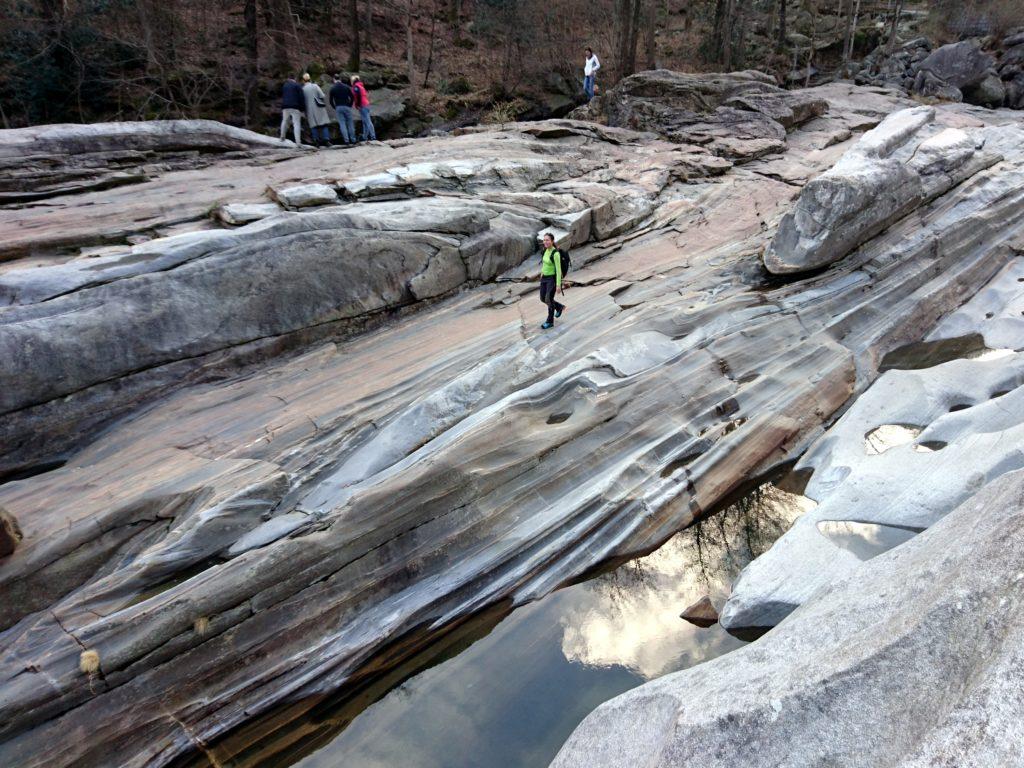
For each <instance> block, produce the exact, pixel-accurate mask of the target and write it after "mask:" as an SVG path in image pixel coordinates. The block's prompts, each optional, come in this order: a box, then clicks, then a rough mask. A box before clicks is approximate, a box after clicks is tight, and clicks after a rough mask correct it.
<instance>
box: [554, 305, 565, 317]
mask: <svg viewBox="0 0 1024 768" xmlns="http://www.w3.org/2000/svg"><path fill="white" fill-rule="evenodd" d="M564 311H565V307H562V308H561V309H556V310H555V317H561V316H562V313H563V312H564Z"/></svg>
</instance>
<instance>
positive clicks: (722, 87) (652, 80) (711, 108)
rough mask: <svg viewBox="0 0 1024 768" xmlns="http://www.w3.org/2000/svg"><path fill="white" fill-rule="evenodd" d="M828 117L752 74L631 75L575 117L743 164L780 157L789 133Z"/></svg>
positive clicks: (821, 105) (807, 99) (806, 96)
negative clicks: (775, 154)
mask: <svg viewBox="0 0 1024 768" xmlns="http://www.w3.org/2000/svg"><path fill="white" fill-rule="evenodd" d="M827 109H828V102H827V101H825V100H824V99H822V98H819V97H816V96H814V95H811V94H810V93H809V92H805V91H787V90H784V89H782V88H779V87H778V86H777V85H775V81H774V79H773V78H771V77H770V76H768V75H765V74H764V73H762V72H757V71H755V70H750V71H747V72H731V73H722V74H713V75H691V74H683V73H680V72H672V71H670V70H665V69H658V70H652V71H649V72H638V73H637V74H635V75H630V76H629V77H627V78H625V79H624V80H622V81H620V82H619V83H617V84H616V85H615V86H614V87H613V88H611V89H610V90H609V91H607V92H606V93H603V94H602V95H601V96H600V97H598V98H597V99H595V100H594V101H592V102H591V103H590V104H589V105H587V106H586V107H582V108H580V109H579V110H577V111H576V112H575V113H574V114H578V115H580V116H587V117H594V118H596V117H604V118H606V119H607V121H608V124H609V125H613V126H622V127H627V128H632V129H635V130H644V131H653V132H655V133H658V134H660V135H661V136H664V137H665V138H667V139H669V140H671V141H675V142H679V143H682V144H697V145H700V146H705V147H707V148H708V149H710V150H711V151H712V152H714V153H715V154H717V155H721V156H723V157H726V158H729V159H732V160H736V161H742V160H746V159H752V158H755V157H760V156H762V155H765V154H769V153H772V152H779V151H782V150H783V149H784V148H785V144H786V131H787V130H789V129H792V128H793V127H795V126H797V125H800V124H802V123H805V122H807V121H808V120H810V119H811V118H814V117H819V116H820V115H822V114H824V113H825V111H826V110H827Z"/></svg>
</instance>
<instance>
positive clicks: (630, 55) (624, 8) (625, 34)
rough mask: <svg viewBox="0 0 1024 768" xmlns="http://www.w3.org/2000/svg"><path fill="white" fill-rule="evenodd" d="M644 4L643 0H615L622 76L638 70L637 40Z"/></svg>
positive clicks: (620, 74)
mask: <svg viewBox="0 0 1024 768" xmlns="http://www.w3.org/2000/svg"><path fill="white" fill-rule="evenodd" d="M642 5H643V0H615V16H616V19H617V20H618V25H617V26H618V35H619V39H618V49H619V50H618V54H619V56H618V58H619V76H620V77H628V76H629V75H631V74H633V73H634V72H636V41H637V32H638V28H639V26H640V10H641V7H642Z"/></svg>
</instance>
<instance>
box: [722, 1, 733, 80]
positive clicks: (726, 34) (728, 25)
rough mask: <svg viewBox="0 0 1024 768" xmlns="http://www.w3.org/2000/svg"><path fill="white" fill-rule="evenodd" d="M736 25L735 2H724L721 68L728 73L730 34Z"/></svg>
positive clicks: (730, 63) (729, 65) (730, 47)
mask: <svg viewBox="0 0 1024 768" xmlns="http://www.w3.org/2000/svg"><path fill="white" fill-rule="evenodd" d="M735 23H736V0H726V2H725V23H724V25H723V27H722V68H723V69H724V70H725V71H726V72H728V71H730V70H731V69H732V34H733V25H734V24H735Z"/></svg>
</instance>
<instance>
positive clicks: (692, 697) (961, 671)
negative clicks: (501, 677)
mask: <svg viewBox="0 0 1024 768" xmlns="http://www.w3.org/2000/svg"><path fill="white" fill-rule="evenodd" d="M1021 525H1024V472H1014V473H1011V474H1009V475H1006V476H1004V477H1003V478H1001V479H999V480H996V481H995V482H993V483H992V484H990V485H988V486H987V487H985V488H984V489H983V490H981V491H980V492H978V493H977V494H976V495H974V496H972V497H971V498H970V499H968V500H967V501H965V502H964V503H963V504H961V505H960V506H959V508H958V509H957V510H956V511H955V512H953V513H952V514H950V515H949V516H948V517H947V518H946V519H944V520H942V521H941V522H939V523H937V524H936V525H935V526H934V527H933V528H931V529H929V530H928V531H926V532H925V533H923V534H921V535H920V536H918V537H917V538H915V539H914V540H913V541H911V542H908V543H907V544H905V545H904V546H902V547H900V548H898V549H895V550H893V551H891V552H889V553H887V554H885V555H882V556H880V557H877V558H875V559H873V560H871V561H870V562H867V563H862V564H860V565H859V566H857V567H856V568H854V569H853V570H852V571H851V572H850V573H849V574H848V575H847V576H846V577H844V578H842V579H840V580H839V581H837V582H835V583H833V584H831V585H829V586H828V587H826V588H824V589H823V590H821V591H819V592H818V593H817V594H815V596H814V597H813V598H812V599H811V601H810V602H808V603H807V604H805V605H804V606H803V607H802V608H801V609H800V610H798V611H797V612H795V613H793V614H792V615H791V616H790V617H789V618H788V619H787V620H786V621H784V622H783V623H782V624H781V625H779V627H777V628H776V629H775V630H774V631H773V632H771V633H770V634H768V635H766V636H765V637H763V638H761V639H760V640H758V641H757V642H756V643H754V644H752V645H749V646H747V647H745V648H741V649H739V650H737V651H734V652H732V653H730V654H728V655H726V656H723V657H720V658H718V659H715V660H713V661H710V662H706V663H704V664H701V665H699V666H697V667H694V668H692V669H689V670H686V671H684V672H679V673H676V674H673V675H667V676H666V677H663V678H661V679H659V680H655V681H653V682H650V683H646V684H644V685H642V686H640V687H639V688H636V689H634V690H632V691H629V692H628V693H625V694H623V695H621V696H619V697H617V698H615V699H612V700H611V701H609V702H606V703H605V704H602V705H601V706H600V707H598V708H597V709H596V710H595V711H594V712H593V713H592V714H591V715H589V716H588V717H587V719H586V720H584V721H583V723H582V724H581V725H580V726H579V727H578V728H577V729H576V731H575V732H574V733H573V735H572V736H571V737H570V738H569V740H568V741H567V742H566V744H565V745H564V746H563V747H562V750H561V752H559V754H558V756H557V757H556V759H555V760H554V762H553V763H552V766H553V768H571V767H573V766H580V767H581V768H582V767H583V766H586V768H619V767H620V766H624V765H644V766H652V767H655V768H661V767H666V768H667V767H668V766H673V767H675V766H685V765H701V766H709V767H710V766H737V765H744V766H807V765H835V766H861V765H871V766H893V767H896V766H899V767H900V768H911V767H912V766H913V768H923V767H924V766H937V765H956V766H977V767H978V768H981V767H982V766H986V767H987V766H997V765H998V766H1012V765H1019V763H1020V756H1021V750H1022V748H1024V740H1022V738H1021V734H1020V729H1019V727H1018V724H1019V722H1020V719H1021V718H1022V717H1024V695H1022V693H1021V692H1022V690H1024V685H1022V683H1024V681H1022V679H1021V662H1022V661H1024V572H1022V571H1021V562H1022V561H1024V537H1022V536H1020V535H1018V532H1019V530H1020V527H1021Z"/></svg>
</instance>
